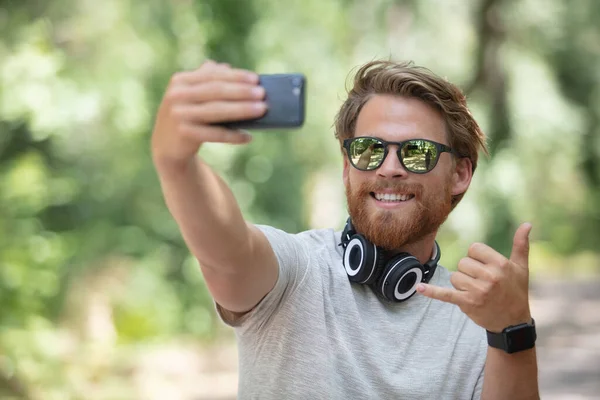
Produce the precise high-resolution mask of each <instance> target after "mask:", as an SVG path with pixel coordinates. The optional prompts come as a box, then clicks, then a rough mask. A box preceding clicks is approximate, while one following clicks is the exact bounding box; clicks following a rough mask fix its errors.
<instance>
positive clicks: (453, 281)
mask: <svg viewBox="0 0 600 400" xmlns="http://www.w3.org/2000/svg"><path fill="white" fill-rule="evenodd" d="M457 282H458V273H457V272H453V273H452V274H450V283H451V284H452V285H453V286H456V283H457Z"/></svg>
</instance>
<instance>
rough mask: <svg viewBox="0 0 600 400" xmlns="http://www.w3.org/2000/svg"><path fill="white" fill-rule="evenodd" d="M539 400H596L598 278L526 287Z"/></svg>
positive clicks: (599, 375)
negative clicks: (532, 320) (534, 336)
mask: <svg viewBox="0 0 600 400" xmlns="http://www.w3.org/2000/svg"><path fill="white" fill-rule="evenodd" d="M531 306H532V313H533V315H534V316H535V317H534V318H535V319H536V324H537V326H538V328H537V331H538V342H537V347H538V365H539V377H540V389H541V394H542V396H541V398H542V399H544V400H559V399H560V400H576V399H577V400H583V399H586V400H587V399H600V279H595V280H588V281H574V282H567V283H565V282H561V281H544V282H538V283H536V284H534V285H532V300H531Z"/></svg>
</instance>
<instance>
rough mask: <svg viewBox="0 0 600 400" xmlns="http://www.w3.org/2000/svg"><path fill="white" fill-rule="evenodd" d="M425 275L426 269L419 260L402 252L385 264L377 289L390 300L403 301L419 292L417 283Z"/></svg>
mask: <svg viewBox="0 0 600 400" xmlns="http://www.w3.org/2000/svg"><path fill="white" fill-rule="evenodd" d="M423 277H424V269H423V265H421V263H420V262H419V260H417V259H416V257H414V256H412V255H410V254H408V253H400V254H398V255H397V256H395V257H394V258H392V259H391V260H390V261H389V262H388V263H387V265H386V266H385V268H384V270H383V273H382V274H381V275H380V277H379V279H378V280H377V283H376V290H377V291H378V292H379V294H380V295H382V296H383V298H385V299H386V300H388V301H392V302H401V301H404V300H408V299H409V298H410V297H412V296H413V295H414V294H415V293H416V292H417V284H418V283H420V282H422V281H423Z"/></svg>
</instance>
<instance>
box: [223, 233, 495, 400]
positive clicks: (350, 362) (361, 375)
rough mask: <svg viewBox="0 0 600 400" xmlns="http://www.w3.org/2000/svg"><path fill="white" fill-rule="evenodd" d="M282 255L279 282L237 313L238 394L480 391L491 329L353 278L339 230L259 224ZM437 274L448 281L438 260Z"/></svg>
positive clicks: (392, 395)
mask: <svg viewBox="0 0 600 400" xmlns="http://www.w3.org/2000/svg"><path fill="white" fill-rule="evenodd" d="M259 228H261V230H262V231H263V232H264V233H265V234H266V236H267V238H268V240H269V242H270V243H271V245H272V247H273V249H274V251H275V254H276V255H277V259H278V261H279V278H278V280H277V283H276V284H275V287H274V288H273V290H272V291H271V292H269V294H267V295H266V296H265V297H264V299H263V300H262V301H261V302H260V303H259V304H258V305H257V306H256V307H255V308H254V309H253V310H252V311H250V312H249V313H247V314H245V315H244V316H243V317H241V318H239V319H237V320H230V319H228V317H226V313H223V312H222V310H221V309H220V307H219V306H218V305H217V311H218V312H219V315H220V316H221V318H222V319H223V321H224V322H225V323H227V324H228V325H230V326H233V327H234V329H235V333H236V337H237V341H238V352H239V386H238V398H239V399H277V400H280V399H301V400H306V399H340V400H348V399H412V400H416V399H479V398H480V396H481V389H482V385H483V367H484V364H485V358H486V351H487V341H486V335H485V330H484V329H483V328H480V327H479V326H477V325H476V324H475V323H473V322H472V321H471V320H470V319H469V318H468V317H467V316H466V315H465V314H464V313H463V312H462V311H461V310H460V309H459V308H458V307H456V306H454V305H452V304H447V303H444V302H441V301H436V300H431V299H429V298H427V297H425V296H422V295H420V294H415V295H414V296H413V297H411V298H410V299H409V300H407V301H405V302H402V303H393V304H392V303H386V302H383V301H381V300H380V299H379V298H378V297H377V295H375V293H373V291H372V290H371V289H370V288H369V287H367V286H364V285H358V284H352V283H350V281H349V280H348V276H347V275H346V271H345V269H344V267H343V266H342V252H343V249H342V247H341V246H339V243H340V234H341V233H340V232H335V231H333V230H330V229H329V230H326V229H322V230H310V231H306V232H302V233H299V234H288V233H286V232H283V231H281V230H278V229H275V228H272V227H267V226H259ZM431 283H432V284H435V285H440V286H447V287H450V286H451V285H450V274H449V272H448V270H446V269H445V268H443V267H441V266H438V268H437V269H436V272H435V274H434V276H433V278H432V280H431Z"/></svg>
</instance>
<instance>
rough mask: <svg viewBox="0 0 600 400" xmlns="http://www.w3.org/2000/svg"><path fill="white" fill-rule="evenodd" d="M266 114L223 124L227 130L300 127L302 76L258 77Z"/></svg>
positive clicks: (302, 115) (303, 80)
mask: <svg viewBox="0 0 600 400" xmlns="http://www.w3.org/2000/svg"><path fill="white" fill-rule="evenodd" d="M259 85H260V86H262V87H264V88H265V101H266V103H267V112H266V114H265V115H263V116H262V117H260V118H255V119H249V120H245V121H235V122H226V123H223V124H221V125H223V126H225V127H227V128H231V129H247V130H251V129H274V128H280V129H291V128H299V127H301V126H302V125H303V124H304V115H305V103H306V101H305V92H306V78H305V76H304V75H302V74H268V75H259Z"/></svg>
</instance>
